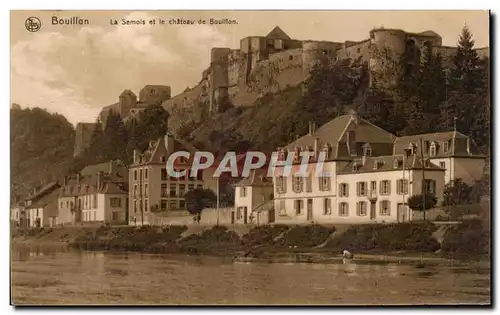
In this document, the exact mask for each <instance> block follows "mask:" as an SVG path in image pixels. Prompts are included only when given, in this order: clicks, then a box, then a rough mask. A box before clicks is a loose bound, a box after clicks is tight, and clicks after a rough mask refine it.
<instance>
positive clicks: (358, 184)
mask: <svg viewBox="0 0 500 315" xmlns="http://www.w3.org/2000/svg"><path fill="white" fill-rule="evenodd" d="M360 184H361V183H360V182H357V183H356V195H358V196H359V192H360V189H359V188H360V187H359V186H360Z"/></svg>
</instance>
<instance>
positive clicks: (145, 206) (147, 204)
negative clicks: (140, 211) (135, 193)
mask: <svg viewBox="0 0 500 315" xmlns="http://www.w3.org/2000/svg"><path fill="white" fill-rule="evenodd" d="M148 210H149V203H148V200H147V199H144V212H148Z"/></svg>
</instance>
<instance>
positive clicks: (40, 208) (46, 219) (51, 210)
mask: <svg viewBox="0 0 500 315" xmlns="http://www.w3.org/2000/svg"><path fill="white" fill-rule="evenodd" d="M59 189H60V185H59V184H58V183H57V182H52V183H49V184H48V185H46V186H44V187H43V188H41V189H40V190H38V191H35V193H34V194H33V195H32V196H30V197H28V198H26V199H25V200H24V205H23V207H21V208H20V209H19V211H20V216H21V220H22V221H24V222H21V226H23V227H30V228H36V227H46V226H54V225H55V224H56V218H57V196H58V195H59ZM23 210H24V214H23Z"/></svg>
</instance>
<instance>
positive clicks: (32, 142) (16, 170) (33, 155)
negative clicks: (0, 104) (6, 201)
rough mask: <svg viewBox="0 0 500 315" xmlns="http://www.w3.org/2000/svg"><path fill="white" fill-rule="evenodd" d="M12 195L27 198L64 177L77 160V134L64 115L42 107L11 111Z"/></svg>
mask: <svg viewBox="0 0 500 315" xmlns="http://www.w3.org/2000/svg"><path fill="white" fill-rule="evenodd" d="M10 117H11V125H10V150H11V156H10V158H11V161H10V162H11V164H10V165H11V192H12V197H15V196H19V197H22V196H25V195H26V194H27V193H28V191H29V190H30V189H31V188H33V187H36V186H41V185H44V184H46V183H48V182H50V181H52V180H56V179H60V178H61V177H62V176H64V173H65V171H66V170H67V167H68V166H69V164H70V162H71V160H72V158H73V146H74V139H75V131H74V129H73V125H71V124H70V123H69V122H68V121H67V120H66V118H65V117H64V116H62V115H59V114H51V113H49V112H47V111H46V110H44V109H41V108H32V109H30V108H21V107H20V106H19V105H13V106H12V107H11V109H10Z"/></svg>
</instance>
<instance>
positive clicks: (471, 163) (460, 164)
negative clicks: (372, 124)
mask: <svg viewBox="0 0 500 315" xmlns="http://www.w3.org/2000/svg"><path fill="white" fill-rule="evenodd" d="M422 145H423V146H424V148H423V149H424V150H423V153H424V156H425V157H426V158H428V159H429V160H430V161H431V162H432V163H434V164H436V165H437V166H439V167H441V168H443V169H445V170H446V171H445V175H444V176H445V179H444V180H445V184H447V183H449V182H450V181H452V180H454V179H457V178H461V179H462V180H463V181H464V182H465V183H467V184H469V185H470V184H473V183H474V181H476V180H480V179H481V178H482V177H483V175H484V167H485V163H486V157H485V156H484V155H483V154H481V153H480V152H479V150H478V148H477V145H476V143H475V142H474V141H473V140H472V139H470V137H468V136H466V135H464V134H462V133H460V132H457V131H449V132H439V133H428V134H422V135H415V136H406V137H400V138H397V139H396V141H394V154H403V153H404V150H405V149H407V150H413V151H415V152H416V154H421V149H422V148H421V146H422Z"/></svg>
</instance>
